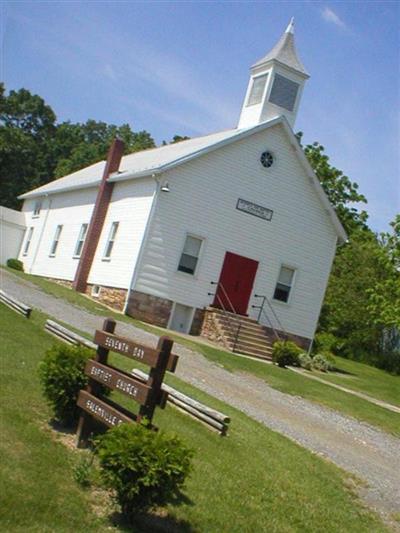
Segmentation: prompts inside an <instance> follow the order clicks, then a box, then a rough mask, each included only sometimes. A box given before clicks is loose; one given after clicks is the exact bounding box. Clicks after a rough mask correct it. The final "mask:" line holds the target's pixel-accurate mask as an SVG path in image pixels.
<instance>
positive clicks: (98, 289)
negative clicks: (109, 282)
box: [92, 285, 101, 298]
mask: <svg viewBox="0 0 400 533" xmlns="http://www.w3.org/2000/svg"><path fill="white" fill-rule="evenodd" d="M100 292H101V287H100V285H93V287H92V296H93V297H94V298H98V297H99V296H100Z"/></svg>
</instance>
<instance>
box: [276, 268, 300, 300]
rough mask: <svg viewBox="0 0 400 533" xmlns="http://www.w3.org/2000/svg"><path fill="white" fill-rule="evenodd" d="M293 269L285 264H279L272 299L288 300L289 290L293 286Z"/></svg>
mask: <svg viewBox="0 0 400 533" xmlns="http://www.w3.org/2000/svg"><path fill="white" fill-rule="evenodd" d="M294 274H295V270H294V269H293V268H289V267H286V266H283V265H282V266H281V270H280V272H279V277H278V281H277V283H276V287H275V292H274V300H279V301H280V302H288V301H289V295H290V291H291V289H292V286H293V280H294Z"/></svg>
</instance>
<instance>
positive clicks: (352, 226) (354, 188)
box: [297, 132, 368, 235]
mask: <svg viewBox="0 0 400 533" xmlns="http://www.w3.org/2000/svg"><path fill="white" fill-rule="evenodd" d="M301 137H302V133H301V132H299V133H298V134H297V138H298V139H299V141H300V142H301ZM304 153H305V155H306V157H307V159H308V161H309V163H310V165H311V167H312V168H313V170H314V172H315V173H316V175H317V177H318V180H319V182H320V183H321V185H322V188H323V189H324V191H325V193H326V195H327V196H328V198H329V201H330V202H331V204H332V206H333V207H334V208H335V210H336V213H337V215H338V217H339V219H340V221H341V222H342V224H343V227H344V229H345V230H346V232H347V234H348V235H351V233H353V231H356V230H358V229H360V228H361V229H367V219H368V214H367V212H366V211H364V210H362V211H359V210H358V209H357V208H355V207H352V204H354V203H359V202H362V203H367V199H366V198H365V196H364V195H363V194H360V193H359V192H358V185H357V183H354V182H351V181H350V179H349V178H348V177H347V176H345V175H344V173H343V172H342V171H341V170H339V169H337V168H335V167H333V166H332V165H331V164H330V162H329V157H328V156H327V155H326V153H325V148H324V147H323V146H322V145H321V144H319V143H318V142H314V143H313V144H308V145H306V146H305V147H304Z"/></svg>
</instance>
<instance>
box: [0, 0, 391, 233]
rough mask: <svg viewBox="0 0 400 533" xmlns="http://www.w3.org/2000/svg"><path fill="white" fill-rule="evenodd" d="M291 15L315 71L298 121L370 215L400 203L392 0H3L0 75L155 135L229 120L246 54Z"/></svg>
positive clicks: (65, 109)
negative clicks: (347, 179) (351, 183)
mask: <svg viewBox="0 0 400 533" xmlns="http://www.w3.org/2000/svg"><path fill="white" fill-rule="evenodd" d="M292 16H294V17H295V23H296V32H295V33H296V43H297V50H298V52H299V55H300V57H301V59H302V61H303V63H304V64H305V66H306V68H307V70H308V71H309V72H310V74H311V78H310V80H309V81H308V82H307V84H306V87H305V91H304V94H303V99H302V102H301V105H300V110H299V114H298V118H297V122H296V125H295V131H298V130H302V131H303V132H304V140H305V142H312V141H314V140H318V141H319V142H321V143H322V144H323V145H324V146H325V147H326V151H327V153H328V155H330V158H331V162H332V163H333V164H334V165H335V166H337V167H338V168H340V169H342V170H343V171H344V172H345V173H346V174H347V175H348V176H349V177H350V179H351V180H353V181H356V182H357V183H359V185H360V191H361V192H362V193H363V194H365V196H366V197H367V198H368V206H367V210H368V212H369V213H370V225H371V227H372V228H373V229H374V230H375V231H382V230H386V229H387V227H388V222H389V221H390V220H391V219H393V217H394V215H395V213H396V212H399V211H400V155H399V152H400V150H399V146H400V143H399V141H400V135H399V124H400V121H399V109H400V74H399V66H400V52H399V50H400V30H399V27H400V24H399V22H400V3H399V2H387V1H379V2H350V1H347V2H311V1H304V2H283V1H280V2H250V1H248V2H151V1H147V2H56V1H51V2H41V1H35V2H18V1H5V2H4V1H3V2H2V3H1V39H2V41H1V42H2V54H1V64H0V69H1V78H2V79H3V80H5V83H6V87H7V89H19V88H20V87H25V88H27V89H29V90H30V91H32V92H34V93H37V94H39V95H41V96H42V97H43V98H44V99H45V100H46V102H47V103H49V104H50V105H51V106H52V108H53V109H54V111H55V112H56V114H57V117H58V120H60V121H63V120H71V121H86V120H87V119H88V118H93V119H96V120H103V121H105V122H110V123H115V124H122V123H126V122H128V123H129V124H130V125H131V126H132V128H133V129H134V130H141V129H146V130H148V131H149V132H150V133H151V134H152V135H153V137H154V138H155V140H156V142H157V143H160V142H161V141H162V140H163V139H165V140H170V139H171V138H172V137H173V135H174V134H176V133H179V134H181V135H183V134H184V135H189V136H196V135H201V134H205V133H209V132H213V131H218V130H221V129H225V128H230V127H234V126H236V124H237V120H238V116H239V112H240V108H241V104H242V100H243V97H244V94H245V90H246V86H247V82H248V75H249V70H248V69H249V67H250V65H251V64H252V63H254V62H255V61H256V60H257V59H259V58H260V57H262V56H263V55H264V54H265V53H266V52H267V51H268V50H269V49H270V48H272V46H273V45H274V44H275V42H276V41H277V40H278V38H279V37H280V35H281V33H282V32H283V31H284V30H285V27H286V26H287V24H288V21H289V19H290V18H291V17H292Z"/></svg>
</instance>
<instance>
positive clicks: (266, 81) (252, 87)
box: [246, 72, 270, 107]
mask: <svg viewBox="0 0 400 533" xmlns="http://www.w3.org/2000/svg"><path fill="white" fill-rule="evenodd" d="M269 76H270V72H267V73H266V74H260V75H259V76H254V78H252V83H251V87H250V90H249V94H248V96H247V100H246V107H252V106H254V105H260V104H262V102H263V99H264V97H265V91H266V89H267V84H268V77H269ZM260 78H265V85H264V87H263V90H262V93H261V97H260V101H259V102H250V97H251V96H252V93H253V89H254V85H255V83H256V82H258V80H259V79H260Z"/></svg>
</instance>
